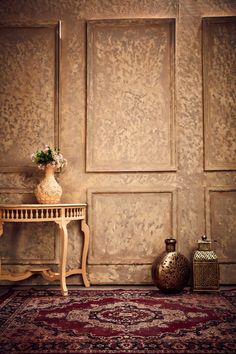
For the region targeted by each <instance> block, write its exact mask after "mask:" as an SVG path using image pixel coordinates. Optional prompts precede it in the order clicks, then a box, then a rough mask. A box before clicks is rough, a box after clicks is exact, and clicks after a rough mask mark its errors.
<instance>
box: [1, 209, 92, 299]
mask: <svg viewBox="0 0 236 354" xmlns="http://www.w3.org/2000/svg"><path fill="white" fill-rule="evenodd" d="M86 207H87V204H18V205H17V204H0V236H2V235H3V224H4V223H6V222H11V223H15V222H17V223H21V222H47V221H51V222H55V223H56V224H58V225H59V228H60V261H59V272H58V273H56V272H53V271H51V270H50V268H37V267H33V268H30V269H28V270H27V271H25V272H23V273H18V274H16V273H10V272H8V273H4V272H2V269H1V260H0V280H10V281H19V280H23V279H26V278H29V277H30V276H31V275H33V274H35V273H40V274H41V275H42V276H43V278H44V279H46V280H48V281H54V280H60V285H61V291H62V294H63V295H64V296H66V295H68V289H67V286H66V277H68V276H70V275H72V274H81V275H82V279H83V282H84V285H85V286H86V287H89V286H90V282H89V280H88V278H87V271H86V261H87V254H88V247H89V227H88V225H87V223H86ZM72 220H81V230H82V232H83V234H84V242H83V250H82V260H81V268H76V269H71V270H69V271H66V264H67V247H68V231H67V225H68V223H69V222H70V221H72Z"/></svg>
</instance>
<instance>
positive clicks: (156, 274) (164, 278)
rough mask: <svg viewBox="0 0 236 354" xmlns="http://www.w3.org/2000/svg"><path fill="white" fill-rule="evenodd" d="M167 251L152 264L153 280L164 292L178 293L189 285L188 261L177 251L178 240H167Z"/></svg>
mask: <svg viewBox="0 0 236 354" xmlns="http://www.w3.org/2000/svg"><path fill="white" fill-rule="evenodd" d="M165 243H166V251H165V252H164V253H162V254H161V255H160V256H158V257H157V258H156V259H155V260H154V262H153V264H152V280H153V282H154V284H155V285H156V286H157V287H158V288H159V289H160V290H162V291H164V292H178V291H181V290H183V288H184V287H185V286H186V285H187V283H188V280H189V276H190V263H189V261H188V259H187V258H186V257H185V256H184V255H182V254H181V253H179V252H176V251H175V244H176V240H175V239H174V238H169V239H166V240H165Z"/></svg>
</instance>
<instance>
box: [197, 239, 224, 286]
mask: <svg viewBox="0 0 236 354" xmlns="http://www.w3.org/2000/svg"><path fill="white" fill-rule="evenodd" d="M217 290H219V263H218V259H217V255H216V254H215V252H214V251H212V250H211V241H209V240H207V237H206V236H205V235H204V236H202V239H201V240H199V241H198V250H197V251H195V252H194V256H193V291H217Z"/></svg>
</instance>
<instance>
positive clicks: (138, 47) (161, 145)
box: [87, 19, 176, 171]
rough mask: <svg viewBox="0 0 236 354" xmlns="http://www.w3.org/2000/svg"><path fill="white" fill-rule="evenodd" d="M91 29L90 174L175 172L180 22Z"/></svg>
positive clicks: (113, 23) (115, 23)
mask: <svg viewBox="0 0 236 354" xmlns="http://www.w3.org/2000/svg"><path fill="white" fill-rule="evenodd" d="M87 26H88V27H87V28H88V32H87V33H88V34H87V35H88V38H87V41H88V59H87V60H88V61H87V72H88V83H87V84H88V89H87V94H88V97H87V171H160V170H174V169H175V168H176V166H175V122H174V113H175V112H174V94H175V79H174V75H175V20H174V19H161V20H105V21H88V24H87Z"/></svg>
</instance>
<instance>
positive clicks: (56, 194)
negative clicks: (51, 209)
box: [34, 165, 62, 204]
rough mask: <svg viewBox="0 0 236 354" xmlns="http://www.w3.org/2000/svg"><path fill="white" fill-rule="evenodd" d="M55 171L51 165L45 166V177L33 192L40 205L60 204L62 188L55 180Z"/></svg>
mask: <svg viewBox="0 0 236 354" xmlns="http://www.w3.org/2000/svg"><path fill="white" fill-rule="evenodd" d="M55 170H56V168H55V167H53V166H51V165H46V166H45V176H44V178H43V179H42V181H41V182H40V183H39V184H38V185H37V187H36V189H35V191H34V193H35V196H36V198H37V201H38V202H39V203H40V204H56V203H59V202H60V199H61V195H62V188H61V186H60V185H59V184H58V182H57V181H56V179H55V176H54V172H55Z"/></svg>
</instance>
